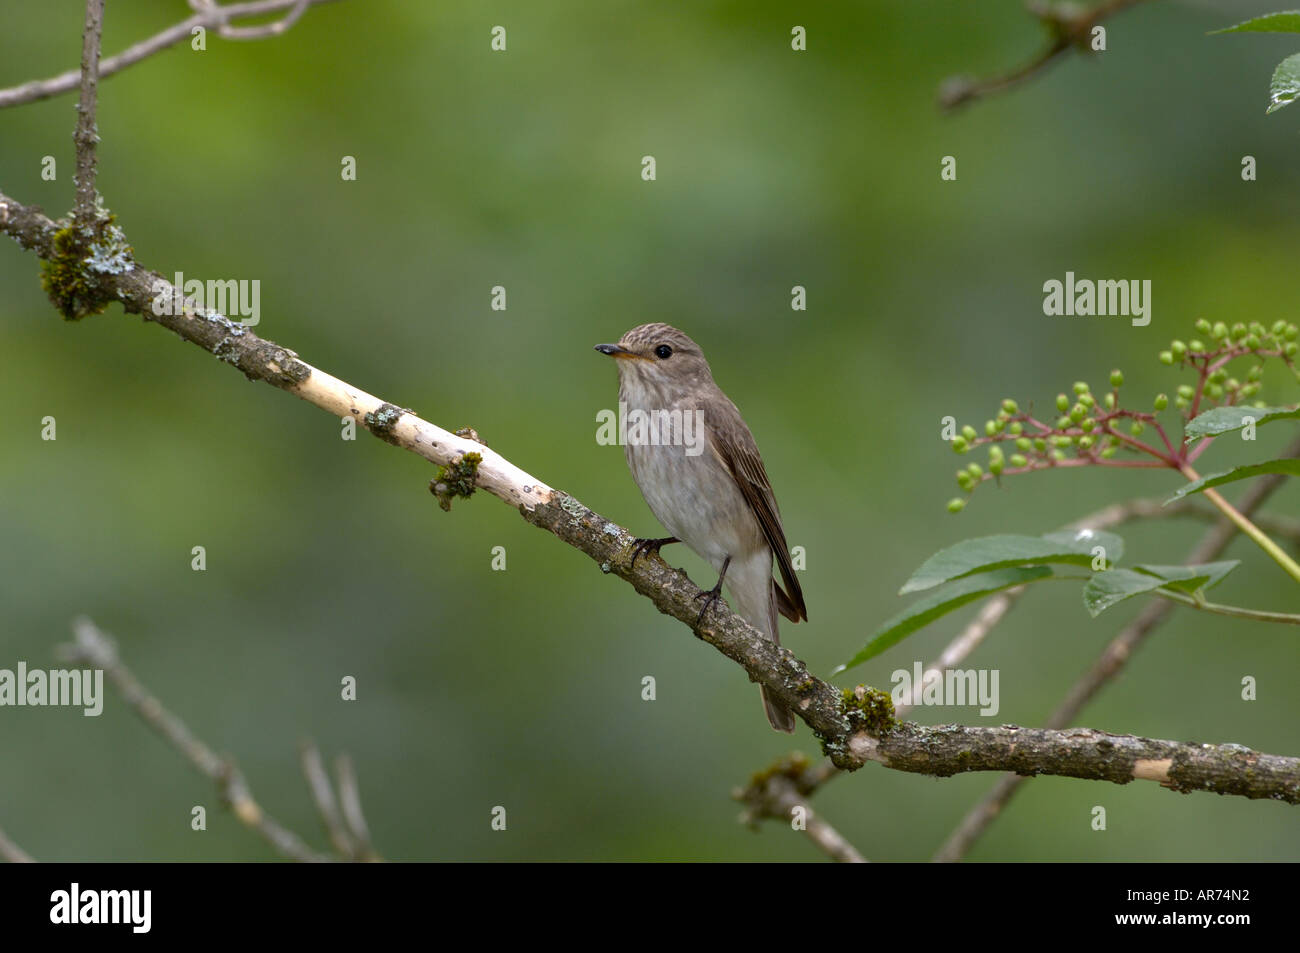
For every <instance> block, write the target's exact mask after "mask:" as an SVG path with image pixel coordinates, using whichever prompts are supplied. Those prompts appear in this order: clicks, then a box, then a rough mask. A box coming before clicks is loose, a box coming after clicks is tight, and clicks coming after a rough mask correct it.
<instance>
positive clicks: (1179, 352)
mask: <svg viewBox="0 0 1300 953" xmlns="http://www.w3.org/2000/svg"><path fill="white" fill-rule="evenodd" d="M1169 350H1171V351H1172V352H1173V354H1174V357H1176V358H1178V360H1180V361H1181V360H1182V359H1183V358H1184V357H1186V356H1187V345H1186V344H1184V343H1183V342H1182V341H1175V342H1174V343H1173V344H1171V345H1169Z"/></svg>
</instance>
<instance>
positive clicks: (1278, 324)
mask: <svg viewBox="0 0 1300 953" xmlns="http://www.w3.org/2000/svg"><path fill="white" fill-rule="evenodd" d="M1273 333H1274V334H1285V333H1286V322H1285V321H1283V320H1281V319H1280V318H1279V319H1278V320H1277V321H1274V322H1273Z"/></svg>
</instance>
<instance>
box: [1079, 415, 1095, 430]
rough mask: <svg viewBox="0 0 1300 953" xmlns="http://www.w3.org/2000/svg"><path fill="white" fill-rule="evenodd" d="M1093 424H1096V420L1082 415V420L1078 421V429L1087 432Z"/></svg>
mask: <svg viewBox="0 0 1300 953" xmlns="http://www.w3.org/2000/svg"><path fill="white" fill-rule="evenodd" d="M1095 426H1097V421H1095V420H1093V419H1092V418H1091V417H1084V418H1083V419H1082V420H1080V421H1079V429H1080V430H1082V431H1083V432H1084V433H1087V432H1088V431H1090V430H1092V428H1093V427H1095Z"/></svg>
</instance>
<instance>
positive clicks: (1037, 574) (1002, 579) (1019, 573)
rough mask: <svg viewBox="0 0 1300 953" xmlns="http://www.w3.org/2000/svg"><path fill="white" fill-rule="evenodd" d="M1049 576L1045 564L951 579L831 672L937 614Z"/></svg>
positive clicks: (903, 635)
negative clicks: (1001, 590) (951, 580)
mask: <svg viewBox="0 0 1300 953" xmlns="http://www.w3.org/2000/svg"><path fill="white" fill-rule="evenodd" d="M1051 575H1052V570H1051V569H1049V568H1048V567H1046V566H1033V567H1031V568H1029V569H997V570H994V571H993V572H986V573H980V574H979V575H978V576H967V577H965V578H963V579H958V580H955V581H953V582H950V583H948V584H947V585H946V586H944V587H943V588H942V589H939V590H937V591H935V592H932V593H930V594H929V595H926V596H923V597H922V598H920V599H918V600H917V601H916V602H914V603H912V604H911V605H910V606H908V607H907V608H906V609H904V610H903V611H902V612H900V613H898V615H896V616H894V617H893V618H892V619H890V620H889V621H888V622H886V623H885V624H884V625H882V626H881V627H880V628H878V629H877V630H876V631H875V632H873V633H872V634H871V638H870V640H868V642H867V644H866V646H865V647H864V648H863V649H862V651H861V652H859V653H858V654H857V655H855V656H853V658H851V659H849V660H848V661H847V662H845V663H844V664H843V665H840V666H837V667H836V668H835V670H834V671H833V672H831V674H832V675H838V674H839V673H840V672H842V671H844V670H845V669H848V668H852V667H853V666H855V665H859V664H861V663H862V662H865V661H866V660H867V659H869V658H873V657H874V656H877V655H879V654H880V653H881V652H883V651H885V649H887V648H889V647H890V646H892V645H895V644H897V643H898V642H901V641H902V640H903V639H904V638H906V637H907V636H909V635H911V634H912V633H913V632H915V631H916V630H917V629H920V628H922V627H924V626H926V625H929V624H930V623H931V622H933V621H934V620H935V619H937V618H939V617H940V616H942V615H946V614H947V613H949V612H952V611H953V610H954V609H959V608H961V607H962V606H964V605H966V603H968V602H974V601H975V600H976V599H979V598H982V597H983V596H987V595H990V594H991V593H994V592H997V591H998V590H1000V589H1010V588H1011V587H1012V586H1022V585H1024V584H1025V583H1027V582H1037V581H1038V580H1039V579H1047V578H1049V577H1050V576H1051Z"/></svg>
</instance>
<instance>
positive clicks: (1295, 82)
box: [1264, 53, 1300, 115]
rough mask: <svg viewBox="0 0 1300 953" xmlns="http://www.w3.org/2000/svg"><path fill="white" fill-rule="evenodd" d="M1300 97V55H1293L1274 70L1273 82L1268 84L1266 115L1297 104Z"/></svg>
mask: <svg viewBox="0 0 1300 953" xmlns="http://www.w3.org/2000/svg"><path fill="white" fill-rule="evenodd" d="M1297 96H1300V53H1292V54H1291V55H1290V56H1288V57H1287V58H1286V59H1284V60H1283V61H1282V62H1281V63H1278V64H1277V69H1275V70H1273V80H1272V82H1270V83H1269V84H1268V109H1266V110H1264V113H1265V115H1267V114H1268V113H1273V112H1277V111H1278V110H1279V109H1281V108H1282V107H1283V106H1288V105H1290V104H1291V103H1293V102H1295V99H1296V97H1297Z"/></svg>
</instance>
